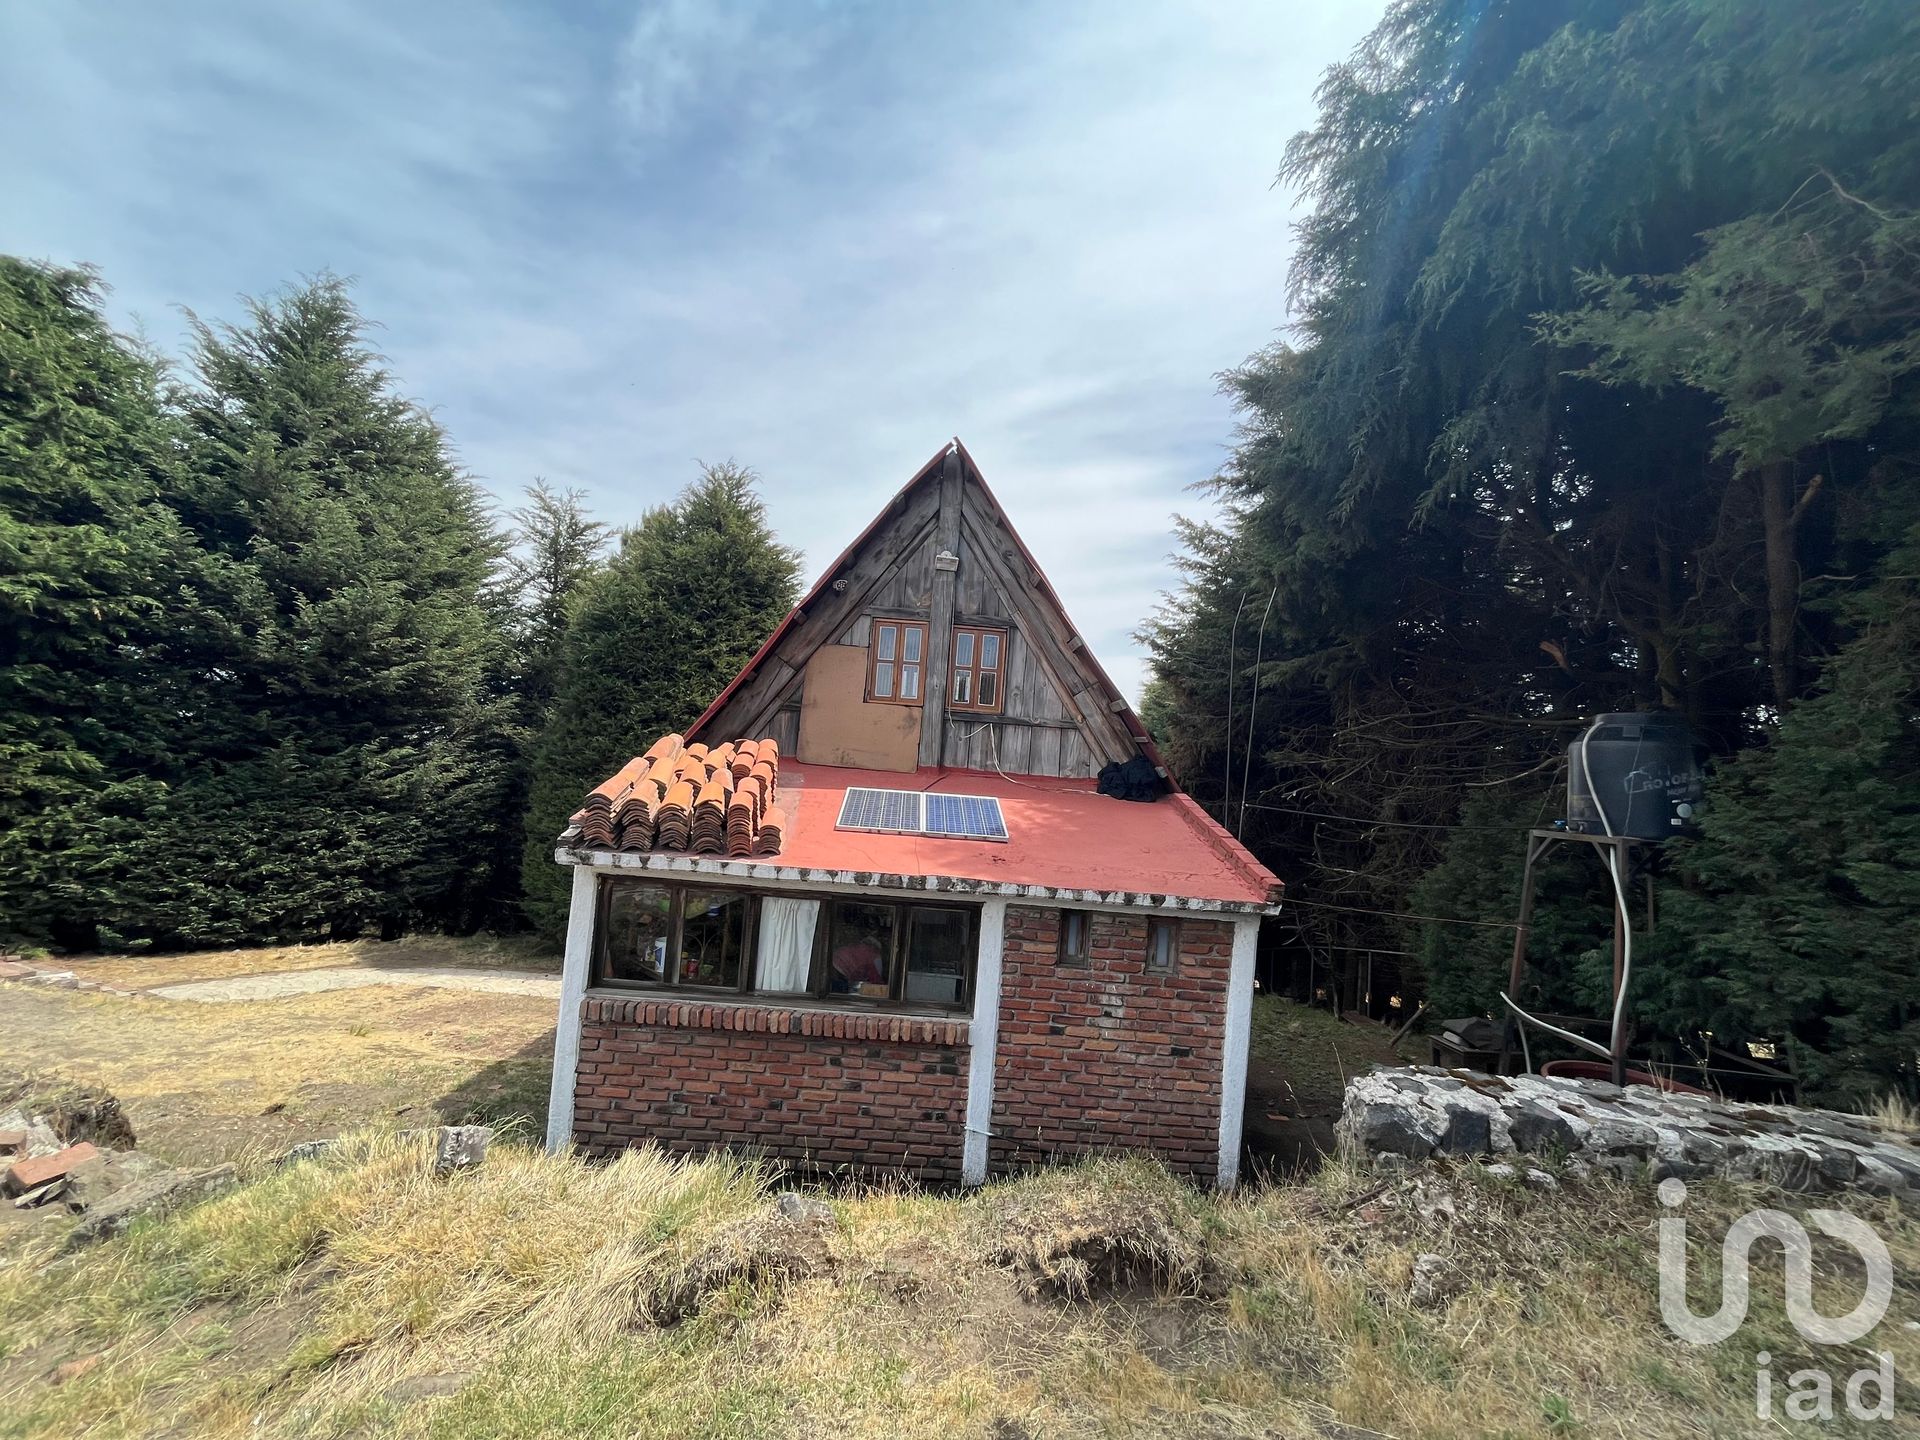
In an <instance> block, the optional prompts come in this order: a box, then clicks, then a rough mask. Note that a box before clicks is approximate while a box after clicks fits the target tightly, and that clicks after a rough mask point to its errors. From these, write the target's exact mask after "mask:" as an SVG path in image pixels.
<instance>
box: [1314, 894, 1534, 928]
mask: <svg viewBox="0 0 1920 1440" xmlns="http://www.w3.org/2000/svg"><path fill="white" fill-rule="evenodd" d="M1280 903H1281V905H1282V906H1286V905H1305V906H1308V907H1309V908H1311V909H1315V910H1345V911H1346V912H1347V913H1348V914H1351V915H1378V916H1379V917H1380V918H1381V919H1383V920H1419V921H1422V922H1425V923H1427V924H1432V925H1472V926H1476V927H1478V928H1479V929H1483V930H1518V929H1519V928H1520V927H1519V926H1518V925H1516V924H1514V923H1513V922H1512V921H1511V920H1460V919H1456V918H1454V917H1453V916H1450V915H1415V914H1413V913H1411V912H1410V911H1405V910H1375V909H1372V908H1371V907H1369V906H1365V905H1336V904H1334V903H1333V902H1332V901H1331V900H1301V899H1298V898H1296V897H1294V896H1291V895H1289V896H1286V897H1285V898H1283V899H1282V900H1281V902H1280Z"/></svg>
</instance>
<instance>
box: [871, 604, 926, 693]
mask: <svg viewBox="0 0 1920 1440" xmlns="http://www.w3.org/2000/svg"><path fill="white" fill-rule="evenodd" d="M926 663H927V626H926V622H925V621H923V620H879V619H876V620H875V621H874V622H873V637H872V638H871V639H870V640H869V641H868V642H867V699H869V700H879V701H882V702H884V703H886V704H888V705H918V704H920V703H922V696H921V689H922V687H921V683H920V677H921V675H922V674H923V673H924V671H925V666H926Z"/></svg>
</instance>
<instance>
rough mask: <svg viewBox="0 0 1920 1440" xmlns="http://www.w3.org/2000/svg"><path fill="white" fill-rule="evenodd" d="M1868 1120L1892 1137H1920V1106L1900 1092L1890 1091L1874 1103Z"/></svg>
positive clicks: (1869, 1110)
mask: <svg viewBox="0 0 1920 1440" xmlns="http://www.w3.org/2000/svg"><path fill="white" fill-rule="evenodd" d="M1867 1118H1868V1119H1869V1120H1871V1121H1873V1123H1874V1124H1876V1125H1878V1126H1879V1127H1880V1128H1881V1129H1882V1130H1885V1131H1886V1132H1887V1133H1888V1134H1890V1135H1904V1136H1914V1135H1920V1105H1915V1104H1914V1103H1913V1102H1912V1101H1911V1100H1909V1099H1907V1097H1906V1096H1904V1095H1902V1094H1900V1093H1899V1092H1898V1091H1889V1092H1888V1093H1887V1094H1885V1095H1882V1096H1881V1097H1880V1098H1879V1099H1878V1100H1876V1101H1874V1103H1873V1105H1872V1106H1871V1107H1870V1108H1869V1109H1868V1110H1867Z"/></svg>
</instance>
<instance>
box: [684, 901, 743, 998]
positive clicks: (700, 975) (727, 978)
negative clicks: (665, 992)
mask: <svg viewBox="0 0 1920 1440" xmlns="http://www.w3.org/2000/svg"><path fill="white" fill-rule="evenodd" d="M752 900H753V897H752V896H751V895H747V894H743V893H742V892H741V891H738V890H689V891H687V892H686V898H685V900H684V901H683V902H682V906H683V908H682V910H681V921H680V945H679V957H680V970H679V974H678V976H677V977H676V978H677V979H678V980H679V982H680V983H681V984H682V985H718V986H724V987H726V988H727V989H729V990H736V989H738V988H739V986H740V967H741V965H742V964H743V963H744V961H745V959H746V954H747V911H748V909H749V907H750V906H751V904H752Z"/></svg>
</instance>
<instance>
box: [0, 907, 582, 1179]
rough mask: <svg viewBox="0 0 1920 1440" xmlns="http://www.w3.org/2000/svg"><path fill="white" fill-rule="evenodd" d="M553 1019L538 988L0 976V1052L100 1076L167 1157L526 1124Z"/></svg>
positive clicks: (262, 966) (142, 965)
mask: <svg viewBox="0 0 1920 1440" xmlns="http://www.w3.org/2000/svg"><path fill="white" fill-rule="evenodd" d="M60 964H61V965H62V967H63V968H67V969H71V970H73V971H74V972H75V974H77V975H79V976H81V977H83V978H86V979H91V980H100V981H103V982H105V983H107V984H111V985H116V986H122V987H127V988H141V989H146V988H151V987H154V986H159V985H167V984H177V983H181V982H185V981H189V980H204V979H219V978H229V977H233V976H238V975H254V974H274V973H279V972H284V971H294V970H307V969H316V968H322V967H333V966H339V965H343V964H347V965H351V964H365V965H370V966H379V967H382V968H384V967H386V966H398V965H426V964H433V965H470V966H475V967H490V968H497V967H500V966H507V965H511V966H513V967H515V968H517V969H528V968H534V967H536V966H543V965H544V966H545V967H546V968H551V967H552V962H551V961H550V960H543V959H542V958H541V957H539V956H538V955H537V954H536V953H534V952H532V951H530V950H529V949H528V948H527V947H525V946H520V945H502V944H500V943H499V942H488V941H477V942H476V941H449V940H433V941H418V942H401V943H399V944H390V945H380V944H377V943H374V942H355V943H352V944H336V945H316V946H301V947H286V948H280V949H269V950H244V951H217V952H202V953H198V954H190V955H176V956H167V957H162V958H153V957H137V958H128V957H115V958H112V959H101V960H89V959H86V958H77V959H72V960H68V959H63V960H62V961H61V962H60ZM553 1026H554V1005H553V1002H552V1001H551V1000H548V999H537V998H531V997H526V996H520V995H506V994H492V993H483V992H476V991H470V990H454V989H426V988H415V987H412V986H402V985H378V986H370V987H366V988H361V989H348V990H333V991H323V992H319V993H315V994H309V995H294V996H285V997H279V998H274V999H269V1000H257V1001H230V1002H225V1003H217V1004H214V1003H205V1002H198V1001H190V1000H167V999H160V998H155V997H150V996H140V997H127V996H119V995H106V994H98V993H89V992H83V991H72V990H59V989H54V988H50V987H45V986H41V985H34V984H4V985H0V1067H4V1068H5V1069H7V1070H14V1071H26V1072H29V1073H35V1074H44V1075H49V1076H55V1077H60V1078H65V1079H71V1080H74V1081H76V1082H79V1083H81V1084H84V1085H90V1086H99V1087H102V1088H104V1089H106V1090H108V1091H110V1092H111V1093H112V1094H114V1095H115V1096H117V1097H118V1098H119V1100H120V1102H121V1104H122V1106H123V1107H124V1108H125V1110H126V1113H127V1115H128V1118H129V1119H130V1120H131V1121H132V1122H133V1127H134V1131H135V1134H136V1135H137V1136H138V1139H139V1144H140V1148H141V1149H142V1150H146V1151H150V1152H152V1153H154V1154H156V1155H159V1156H161V1157H162V1158H165V1159H167V1160H171V1161H174V1162H175V1163H180V1164H201V1165H206V1164H212V1163H214V1162H216V1161H219V1160H226V1159H232V1158H235V1157H237V1156H238V1155H240V1154H243V1153H245V1152H247V1151H248V1150H251V1149H263V1150H269V1151H271V1150H283V1149H285V1148H286V1147H288V1146H290V1145H293V1144H296V1143H298V1142H300V1141H303V1140H314V1139H320V1138H323V1137H327V1136H331V1135H334V1134H336V1133H338V1132H340V1131H342V1130H347V1129H352V1128H355V1127H358V1126H362V1125H365V1124H367V1123H369V1122H374V1123H378V1122H379V1121H381V1120H388V1119H390V1120H392V1121H393V1122H394V1123H396V1124H398V1125H402V1126H407V1125H431V1124H440V1123H458V1122H463V1121H469V1120H478V1121H484V1122H486V1123H489V1124H493V1125H497V1126H523V1127H525V1128H526V1129H527V1130H528V1131H530V1132H532V1133H536V1134H537V1133H538V1132H539V1129H540V1126H541V1122H542V1120H543V1118H544V1115H545V1111H546V1091H547V1079H548V1075H549V1073H550V1067H551V1063H552V1055H553Z"/></svg>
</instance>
